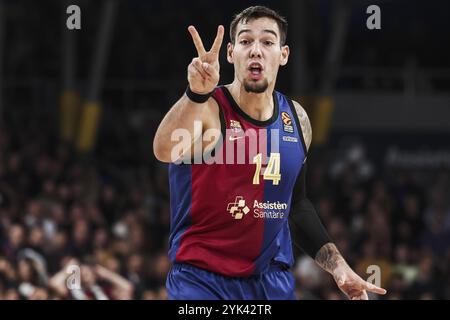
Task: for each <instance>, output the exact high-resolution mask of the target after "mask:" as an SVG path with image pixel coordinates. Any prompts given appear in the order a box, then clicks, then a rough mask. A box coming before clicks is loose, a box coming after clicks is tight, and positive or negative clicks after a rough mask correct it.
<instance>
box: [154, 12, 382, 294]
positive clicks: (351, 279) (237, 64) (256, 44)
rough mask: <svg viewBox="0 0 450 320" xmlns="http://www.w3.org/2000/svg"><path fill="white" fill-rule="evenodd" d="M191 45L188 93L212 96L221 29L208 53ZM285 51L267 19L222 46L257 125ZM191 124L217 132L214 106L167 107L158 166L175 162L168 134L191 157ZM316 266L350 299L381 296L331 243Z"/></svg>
mask: <svg viewBox="0 0 450 320" xmlns="http://www.w3.org/2000/svg"><path fill="white" fill-rule="evenodd" d="M188 31H189V33H190V34H191V36H192V40H193V43H194V45H195V48H196V49H197V55H198V56H197V57H196V58H194V59H193V60H192V62H191V63H190V64H189V66H188V69H187V79H188V82H189V86H190V88H191V90H192V91H193V92H195V93H199V94H206V93H209V92H211V91H212V90H213V89H214V88H215V86H217V84H218V83H219V79H220V63H219V51H220V47H221V44H222V40H223V35H224V28H223V26H219V27H218V29H217V35H216V38H215V40H214V43H213V45H212V47H211V49H210V50H209V51H207V50H206V49H205V47H204V45H203V42H202V40H201V38H200V35H199V34H198V32H197V30H196V29H195V27H193V26H189V27H188ZM289 52H290V51H289V47H288V46H287V45H281V43H280V30H279V28H278V25H277V23H276V22H275V21H274V20H272V19H269V18H258V19H253V20H250V21H246V22H245V23H242V22H240V23H239V24H238V25H237V28H236V35H235V39H234V41H233V43H231V42H230V43H228V44H227V61H228V62H229V63H231V64H233V66H234V79H233V82H232V83H231V84H228V85H226V87H227V88H228V90H229V91H230V93H231V95H232V96H233V98H234V100H235V101H236V102H237V103H238V105H239V106H240V108H241V109H242V110H243V111H244V112H245V113H247V114H248V115H249V116H250V117H252V118H253V119H256V120H261V121H264V120H267V119H270V118H271V116H272V114H273V110H274V105H273V99H272V94H273V91H274V88H275V83H276V79H277V75H278V70H279V68H280V66H284V65H286V63H287V62H288V58H289ZM251 63H259V64H260V65H261V66H262V69H263V70H262V73H261V76H259V77H252V75H251V73H250V71H249V65H250V64H251ZM294 107H295V109H296V111H297V115H298V117H299V122H300V125H301V127H302V133H303V136H304V139H305V143H306V147H307V149H309V147H310V145H311V139H312V129H311V123H310V121H309V118H308V115H307V113H306V112H305V110H304V109H303V107H302V106H301V105H300V104H299V103H298V102H296V101H294ZM194 121H200V122H201V123H202V130H203V131H202V133H203V132H205V131H206V130H208V129H210V128H212V129H216V130H218V131H219V130H220V120H219V106H218V105H217V103H216V101H215V100H214V99H212V98H210V99H209V100H208V101H206V102H205V103H195V102H193V101H191V100H190V99H189V98H188V97H187V96H186V95H185V94H184V95H183V96H182V97H181V98H180V99H179V100H178V101H177V102H176V103H175V104H174V105H173V106H172V108H171V109H170V110H169V112H168V113H167V114H166V116H165V117H164V119H163V120H162V122H161V124H160V125H159V128H158V130H157V132H156V135H155V139H154V143H153V150H154V153H155V156H156V157H157V158H158V159H159V160H160V161H163V162H174V161H175V160H177V159H173V158H171V149H172V148H173V146H174V145H175V144H177V143H178V142H172V141H171V139H170V136H171V133H172V132H173V130H175V129H177V128H183V129H186V130H188V131H189V132H190V133H191V136H192V137H193V138H192V140H191V141H190V145H187V146H186V148H185V152H184V153H183V154H180V155H179V156H180V157H186V156H192V155H193V145H194V143H196V141H197V140H198V139H201V135H197V136H196V135H194V130H193V128H194V126H193V122H194ZM217 139H219V136H217V137H215V138H214V140H213V143H210V142H208V143H205V142H203V143H202V149H201V152H205V151H207V149H206V148H207V146H208V145H213V144H214V143H215V142H216V141H217ZM315 261H316V263H317V264H318V265H319V266H320V267H321V268H323V269H324V270H326V271H327V272H329V273H330V274H331V275H332V276H333V278H334V280H335V281H336V283H337V285H338V287H339V289H340V290H341V291H342V292H343V293H344V294H345V295H346V296H347V297H348V298H349V299H362V300H367V299H368V297H367V291H371V292H374V293H377V294H385V293H386V290H385V289H382V288H379V287H376V286H375V285H373V284H371V283H368V282H366V281H364V280H363V279H362V278H361V277H359V276H358V275H357V274H356V273H355V272H354V271H353V270H352V269H351V268H350V267H349V266H348V264H347V263H346V261H345V259H344V258H343V257H342V255H341V253H340V252H339V250H338V249H337V248H336V246H335V245H334V244H333V243H327V244H325V245H324V246H322V248H321V249H320V250H319V251H318V252H317V254H316V257H315Z"/></svg>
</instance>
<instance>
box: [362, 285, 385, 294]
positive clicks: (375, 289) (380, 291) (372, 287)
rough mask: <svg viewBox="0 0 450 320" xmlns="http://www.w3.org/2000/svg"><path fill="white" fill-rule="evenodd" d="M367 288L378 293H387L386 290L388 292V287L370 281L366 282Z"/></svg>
mask: <svg viewBox="0 0 450 320" xmlns="http://www.w3.org/2000/svg"><path fill="white" fill-rule="evenodd" d="M365 288H366V290H368V291H371V292H374V293H378V294H386V292H387V291H386V289H383V288H380V287H377V286H376V285H374V284H371V283H370V282H366V285H365Z"/></svg>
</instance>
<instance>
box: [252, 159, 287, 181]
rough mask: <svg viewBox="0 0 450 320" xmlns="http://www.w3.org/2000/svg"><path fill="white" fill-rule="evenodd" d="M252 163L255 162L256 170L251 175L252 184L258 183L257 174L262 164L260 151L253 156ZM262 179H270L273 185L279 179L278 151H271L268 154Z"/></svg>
mask: <svg viewBox="0 0 450 320" xmlns="http://www.w3.org/2000/svg"><path fill="white" fill-rule="evenodd" d="M253 163H256V171H255V175H254V176H253V184H259V175H260V173H261V165H262V153H258V154H257V155H256V156H255V157H254V158H253ZM263 179H264V180H272V183H273V184H274V185H278V183H279V182H280V180H281V174H280V154H279V153H278V152H273V153H271V154H270V158H269V163H268V164H267V167H266V170H264V174H263Z"/></svg>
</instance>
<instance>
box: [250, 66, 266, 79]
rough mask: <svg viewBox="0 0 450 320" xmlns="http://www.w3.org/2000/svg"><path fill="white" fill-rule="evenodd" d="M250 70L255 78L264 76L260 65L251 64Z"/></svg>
mask: <svg viewBox="0 0 450 320" xmlns="http://www.w3.org/2000/svg"><path fill="white" fill-rule="evenodd" d="M248 70H249V71H250V74H251V75H252V76H253V77H259V76H261V74H262V71H263V67H262V65H261V64H259V63H251V64H250V66H249V67H248Z"/></svg>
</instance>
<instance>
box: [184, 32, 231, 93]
mask: <svg viewBox="0 0 450 320" xmlns="http://www.w3.org/2000/svg"><path fill="white" fill-rule="evenodd" d="M188 31H189V33H190V34H191V36H192V40H193V41H194V45H195V48H196V49H197V54H198V57H196V58H194V59H192V62H191V63H190V64H189V66H188V81H189V86H190V88H191V90H192V91H193V92H195V93H198V94H207V93H209V92H211V91H213V90H214V88H215V87H216V86H217V84H218V83H219V78H220V75H219V71H220V64H219V52H220V47H221V45H222V40H223V34H224V28H223V26H219V27H218V28H217V35H216V38H215V39H214V43H213V45H212V47H211V50H209V51H206V50H205V47H204V46H203V42H202V39H201V38H200V35H199V34H198V32H197V30H196V29H195V27H194V26H189V27H188Z"/></svg>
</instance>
